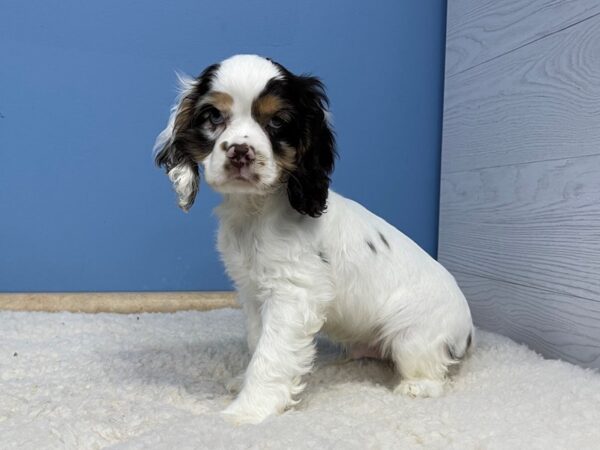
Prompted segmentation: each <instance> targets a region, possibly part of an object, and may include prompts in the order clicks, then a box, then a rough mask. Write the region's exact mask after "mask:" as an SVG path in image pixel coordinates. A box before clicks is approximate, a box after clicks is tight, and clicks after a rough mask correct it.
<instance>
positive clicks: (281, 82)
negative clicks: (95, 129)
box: [155, 55, 335, 217]
mask: <svg viewBox="0 0 600 450" xmlns="http://www.w3.org/2000/svg"><path fill="white" fill-rule="evenodd" d="M180 84H181V92H180V94H179V97H178V98H177V102H176V104H175V106H173V108H172V110H171V117H170V118H169V123H168V125H167V127H166V128H165V129H164V130H163V131H162V132H161V133H160V134H159V136H158V138H157V140H156V144H155V152H156V153H155V154H156V163H157V164H158V165H159V166H162V167H165V168H166V170H167V173H168V175H169V178H170V179H171V181H172V182H173V185H174V187H175V191H176V192H177V195H178V197H179V206H180V207H181V208H182V209H183V210H185V211H187V210H188V209H189V208H190V207H191V206H192V204H193V203H194V199H195V197H196V193H197V192H198V182H199V171H198V165H201V167H202V168H203V170H204V176H205V179H206V182H207V183H208V184H209V185H210V186H211V187H212V188H213V189H215V190H216V191H218V192H222V193H227V194H232V193H233V194H259V195H268V194H269V193H271V192H273V191H275V190H277V189H278V188H281V187H285V188H286V189H287V194H288V198H289V201H290V204H291V205H292V207H294V208H295V209H296V210H297V211H299V212H300V213H302V214H308V215H310V216H312V217H318V216H319V215H321V213H322V212H323V211H324V209H325V207H326V202H327V192H328V188H329V175H330V174H331V171H332V170H333V164H334V158H335V143H334V137H333V133H332V131H331V129H330V126H329V123H328V121H327V117H326V114H327V113H326V107H327V96H326V95H325V92H324V89H323V85H322V83H321V82H320V81H319V79H317V78H315V77H312V76H303V75H300V76H298V75H294V74H292V73H290V72H289V71H288V70H286V69H285V68H284V67H283V66H281V65H280V64H277V63H275V62H273V61H271V60H268V59H265V58H262V57H259V56H254V55H238V56H234V57H232V58H229V59H227V60H225V61H223V62H222V63H220V64H215V65H212V66H210V67H208V68H207V69H206V70H204V72H202V74H200V76H198V77H197V78H196V79H189V78H181V79H180Z"/></svg>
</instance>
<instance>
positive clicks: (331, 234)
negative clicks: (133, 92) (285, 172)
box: [158, 55, 473, 422]
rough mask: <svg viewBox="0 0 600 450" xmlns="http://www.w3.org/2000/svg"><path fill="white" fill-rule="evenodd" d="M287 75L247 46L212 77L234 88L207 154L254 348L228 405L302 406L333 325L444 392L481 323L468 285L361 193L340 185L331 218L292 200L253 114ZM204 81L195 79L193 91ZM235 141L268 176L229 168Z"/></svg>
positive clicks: (428, 387) (258, 409) (184, 173)
mask: <svg viewBox="0 0 600 450" xmlns="http://www.w3.org/2000/svg"><path fill="white" fill-rule="evenodd" d="M279 76H281V75H280V72H279V70H278V68H277V66H275V65H274V64H273V63H271V62H270V61H268V60H265V59H264V58H260V57H258V56H251V55H242V56H236V57H233V58H230V59H229V60H226V61H224V62H223V63H222V64H221V66H220V68H219V70H218V72H217V73H216V76H215V78H214V80H213V84H212V86H211V89H212V90H213V91H220V92H225V93H227V94H229V95H230V96H231V97H232V98H233V106H232V114H231V117H230V118H229V123H228V124H227V126H226V127H225V129H224V130H223V131H222V132H221V134H220V135H219V137H218V138H217V140H216V142H215V145H214V148H213V151H212V152H211V153H210V154H209V155H208V156H207V157H206V158H205V159H204V160H203V161H200V163H201V164H202V165H203V168H204V174H205V178H206V181H207V182H208V184H209V185H211V187H213V188H214V189H215V190H217V191H218V192H221V193H222V194H223V195H224V202H223V204H222V205H221V206H220V207H219V208H218V214H219V217H220V228H219V233H218V247H219V250H220V252H221V254H222V257H223V260H224V262H225V266H226V268H227V271H228V273H229V275H230V276H231V278H232V279H233V280H234V282H235V285H236V287H237V290H238V292H239V300H240V302H241V304H242V306H243V308H244V310H245V312H246V315H247V317H248V347H249V349H250V351H251V353H252V359H251V361H250V363H249V365H248V368H247V371H246V374H245V377H244V382H243V386H242V389H241V392H240V394H239V395H238V397H237V399H236V400H235V401H234V402H233V403H232V404H231V405H230V406H229V407H228V408H227V409H226V411H225V414H227V415H228V416H230V417H231V418H232V419H233V420H234V421H236V422H260V421H261V420H263V419H264V418H265V417H267V416H269V415H272V414H275V413H279V412H282V411H283V410H284V409H285V408H286V407H287V406H289V405H291V404H293V403H294V396H295V395H296V394H298V393H299V392H301V391H302V389H303V384H302V376H303V375H304V374H306V373H307V372H308V371H309V370H310V369H311V365H312V361H313V359H314V356H315V347H314V336H315V334H316V333H317V332H319V331H321V330H322V331H324V332H325V333H327V334H328V335H329V336H330V337H331V338H332V339H334V340H336V341H339V342H342V343H345V344H347V345H349V346H351V345H353V344H360V345H362V346H365V345H366V346H371V347H375V348H377V349H378V351H379V352H381V353H382V355H383V356H386V357H389V358H391V359H392V360H393V361H394V363H395V365H396V367H397V369H398V371H399V373H400V375H401V376H402V381H401V382H400V383H399V385H398V387H397V388H396V390H395V391H396V392H399V393H403V394H407V395H411V396H437V395H440V394H441V393H442V391H443V387H444V383H445V380H446V375H447V371H448V367H449V366H450V365H452V364H456V363H458V359H460V357H461V356H463V355H464V353H465V352H466V347H467V340H468V336H469V335H471V334H472V332H473V326H472V321H471V315H470V312H469V307H468V305H467V302H466V300H465V298H464V296H463V294H462V293H461V291H460V289H459V288H458V286H457V284H456V282H455V280H454V278H453V277H452V275H450V274H449V273H448V272H447V271H446V270H445V269H444V268H443V267H442V266H441V265H440V264H438V263H437V262H436V261H435V260H434V259H432V258H431V257H430V256H429V255H428V254H427V253H426V252H424V251H423V250H422V249H420V248H419V247H418V246H417V245H416V244H415V243H414V242H413V241H411V240H410V239H409V238H408V237H406V236H405V235H403V234H402V233H401V232H400V231H398V230H397V229H395V228H394V227H393V226H392V225H390V224H388V223H387V222H385V221H384V220H382V219H381V218H379V217H377V216H375V215H374V214H372V213H370V212H369V211H368V210H366V209H365V208H363V207H362V206H361V205H359V204H358V203H355V202H353V201H351V200H348V199H346V198H344V197H342V196H341V195H338V194H336V193H334V192H331V191H330V192H329V200H328V208H327V211H326V212H325V213H324V214H323V215H322V216H321V217H319V218H316V219H315V218H311V217H308V216H302V215H300V214H299V213H298V212H297V211H295V210H294V209H293V208H292V207H291V205H290V203H289V200H288V197H287V193H286V187H285V186H284V185H282V184H280V183H279V181H278V180H279V179H280V169H279V168H278V166H277V164H276V161H275V158H274V155H273V150H272V148H271V144H270V141H269V139H268V137H267V136H266V134H265V132H264V130H262V128H261V127H260V126H259V125H258V124H257V123H256V122H255V121H254V119H253V118H252V115H251V106H252V102H253V100H254V99H255V98H256V97H257V96H258V95H259V93H260V92H261V91H262V90H263V88H264V87H265V85H266V84H267V82H268V81H269V80H270V79H272V78H274V77H275V78H276V77H279ZM193 86H194V85H193V81H187V82H184V95H185V92H186V89H189V88H192V87H193ZM177 108H178V107H177V106H175V107H174V109H173V113H174V114H176V112H177ZM173 121H174V116H173V115H172V117H171V119H170V121H169V125H168V126H167V128H166V129H165V131H163V133H161V136H159V140H158V141H159V142H162V143H163V144H164V143H165V142H168V139H171V137H170V135H169V130H170V132H171V133H172V131H173V126H172V123H173ZM233 143H238V144H243V143H245V144H247V145H250V146H252V147H254V149H255V151H256V158H257V161H259V160H260V161H261V162H262V163H263V164H262V165H258V164H254V165H253V168H252V170H253V171H254V173H255V174H256V175H258V178H259V181H258V182H254V181H253V182H248V181H243V180H242V181H240V180H236V179H235V178H232V176H231V175H230V174H229V173H228V172H227V171H226V170H225V164H226V159H227V157H226V154H225V151H224V150H223V148H226V147H227V145H231V144H233ZM192 175H193V173H191V171H190V170H189V169H188V170H184V169H183V168H178V167H176V168H174V169H173V170H172V171H171V172H170V173H169V176H170V177H171V179H172V180H173V182H174V184H175V188H176V190H177V192H178V194H179V195H180V199H181V198H183V199H184V200H185V199H186V195H188V194H189V193H191V192H192V190H190V187H189V186H187V185H189V184H190V183H193V182H194V181H195V180H194V179H193V176H192ZM192 187H194V186H193V185H192ZM449 348H450V349H451V350H452V351H451V352H449V351H448V349H449ZM453 355H455V356H457V358H458V359H453V357H452V356H453Z"/></svg>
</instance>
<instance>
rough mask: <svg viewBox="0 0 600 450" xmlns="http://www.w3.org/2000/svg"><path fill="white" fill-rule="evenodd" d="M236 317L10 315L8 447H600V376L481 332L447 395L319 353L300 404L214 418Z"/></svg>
mask: <svg viewBox="0 0 600 450" xmlns="http://www.w3.org/2000/svg"><path fill="white" fill-rule="evenodd" d="M243 333H244V331H243V318H242V314H241V312H240V311H238V310H217V311H210V312H202V313H200V312H182V313H175V314H141V315H114V314H95V315H85V314H69V313H53V314H47V313H14V312H1V313H0V342H1V344H2V347H1V352H0V447H1V448H2V449H12V448H19V449H21V448H24V449H47V448H61V449H63V448H68V449H92V448H106V447H109V448H113V449H148V448H151V449H171V450H172V449H187V448H190V449H191V448H210V449H213V448H257V449H265V448H277V449H283V448H286V449H287V448H319V449H322V448H343V449H352V448H357V449H359V448H360V449H364V448H400V449H409V448H428V449H429V448H431V449H438V448H439V449H448V448H456V449H472V448H473V449H475V448H477V449H483V448H485V449H488V448H489V449H496V448H498V449H517V448H527V449H533V448H540V449H550V448H556V449H584V448H596V449H598V448H600V374H598V373H596V372H592V371H586V370H583V369H581V368H579V367H575V366H572V365H570V364H567V363H564V362H560V361H547V360H544V359H542V358H541V357H540V356H538V355H536V354H535V353H533V352H532V351H530V350H528V349H527V348H525V347H523V346H519V345H517V344H515V343H514V342H512V341H510V340H508V339H506V338H503V337H500V336H497V335H493V334H489V333H485V332H479V333H478V336H477V349H476V351H475V353H474V354H473V356H472V357H471V358H470V359H469V360H468V361H467V362H466V364H465V365H464V367H463V368H462V369H461V371H460V373H459V374H458V375H457V376H456V377H455V379H454V383H453V384H452V386H451V388H450V389H449V392H448V393H447V395H445V396H444V397H442V398H438V399H410V398H405V397H401V396H397V395H394V394H392V393H391V392H390V387H391V386H393V384H394V375H393V372H392V370H391V369H390V368H389V367H388V366H386V365H385V364H383V363H380V362H376V361H366V360H365V361H354V362H350V363H342V362H341V361H340V360H339V358H337V356H336V353H335V348H334V347H332V346H322V348H321V353H320V357H319V361H318V368H317V369H315V371H314V372H313V373H312V374H311V375H310V376H309V377H307V379H308V388H307V390H306V391H305V392H304V393H303V394H302V396H301V399H302V401H301V403H300V404H299V405H298V406H297V407H296V408H295V409H294V410H291V411H288V412H287V413H285V414H284V415H282V416H279V417H275V418H271V419H269V420H268V421H266V422H265V423H263V424H261V425H255V426H252V425H247V426H240V427H236V426H233V425H230V424H229V423H227V422H225V421H224V420H223V419H222V418H221V417H220V415H219V414H218V412H219V411H220V410H221V409H222V408H224V407H225V406H226V405H227V404H228V402H229V401H230V400H231V396H230V395H229V394H228V393H227V391H226V390H225V388H224V384H225V382H226V381H227V379H228V377H229V376H230V375H232V373H237V372H238V371H240V370H241V369H242V368H243V367H244V366H245V364H246V363H247V360H248V356H247V354H246V353H245V344H244V338H243Z"/></svg>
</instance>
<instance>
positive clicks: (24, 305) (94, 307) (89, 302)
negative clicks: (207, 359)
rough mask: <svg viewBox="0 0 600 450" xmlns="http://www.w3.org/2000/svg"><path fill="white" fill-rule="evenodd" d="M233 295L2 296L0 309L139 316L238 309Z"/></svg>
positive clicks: (229, 293)
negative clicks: (156, 313)
mask: <svg viewBox="0 0 600 450" xmlns="http://www.w3.org/2000/svg"><path fill="white" fill-rule="evenodd" d="M237 307H238V304H237V302H236V300H235V293H233V292H75V293H71V292H69V293H14V294H1V293H0V310H7V311H42V312H58V311H68V312H83V313H101V312H107V313H120V314H136V313H143V312H162V313H164V312H175V311H187V310H195V311H207V310H210V309H217V308H237Z"/></svg>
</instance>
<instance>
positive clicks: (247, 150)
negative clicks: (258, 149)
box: [227, 144, 256, 169]
mask: <svg viewBox="0 0 600 450" xmlns="http://www.w3.org/2000/svg"><path fill="white" fill-rule="evenodd" d="M227 157H228V158H229V162H231V165H232V166H234V167H237V168H238V169H239V168H240V167H242V166H245V165H248V164H250V163H251V162H252V161H254V159H255V157H256V154H255V153H254V148H253V147H251V146H250V145H248V144H232V145H230V146H229V148H228V149H227Z"/></svg>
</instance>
